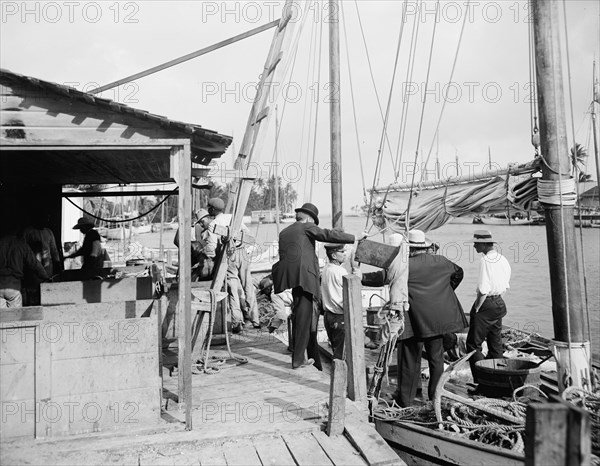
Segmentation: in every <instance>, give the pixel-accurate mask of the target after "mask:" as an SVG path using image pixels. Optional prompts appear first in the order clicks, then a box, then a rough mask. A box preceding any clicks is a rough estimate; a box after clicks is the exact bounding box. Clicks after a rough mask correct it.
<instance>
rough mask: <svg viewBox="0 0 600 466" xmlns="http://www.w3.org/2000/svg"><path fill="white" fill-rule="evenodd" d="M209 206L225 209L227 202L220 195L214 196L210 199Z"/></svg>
mask: <svg viewBox="0 0 600 466" xmlns="http://www.w3.org/2000/svg"><path fill="white" fill-rule="evenodd" d="M208 206H209V207H212V208H213V209H216V210H221V211H223V210H225V203H224V202H223V199H221V198H220V197H213V198H211V199H209V200H208Z"/></svg>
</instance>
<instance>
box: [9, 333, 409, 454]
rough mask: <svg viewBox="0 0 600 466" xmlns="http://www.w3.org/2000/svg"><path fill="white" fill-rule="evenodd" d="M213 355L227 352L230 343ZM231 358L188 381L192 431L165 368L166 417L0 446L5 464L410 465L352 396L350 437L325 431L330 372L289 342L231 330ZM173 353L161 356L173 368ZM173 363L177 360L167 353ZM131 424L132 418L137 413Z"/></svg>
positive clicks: (347, 423) (173, 376)
mask: <svg viewBox="0 0 600 466" xmlns="http://www.w3.org/2000/svg"><path fill="white" fill-rule="evenodd" d="M214 350H215V351H211V354H212V355H216V356H220V355H224V354H227V352H226V351H225V350H226V347H225V346H216V347H214ZM232 351H233V352H234V354H236V355H238V356H243V357H245V358H247V359H248V362H247V363H245V364H239V363H237V362H236V361H233V360H228V361H226V362H225V364H224V365H223V366H221V369H220V370H219V372H217V373H215V374H210V375H209V374H204V373H197V374H194V375H193V383H192V406H193V408H192V420H193V430H192V431H186V430H185V422H184V421H185V410H183V409H182V408H181V406H180V405H179V404H178V403H177V395H176V393H177V378H178V377H177V372H176V371H175V372H173V373H172V374H170V371H169V370H168V369H167V368H165V369H164V371H163V377H164V379H163V387H164V389H163V408H164V409H163V416H162V423H161V424H160V425H159V426H156V427H153V428H150V429H149V428H147V427H146V428H143V427H142V426H141V425H140V426H139V427H138V428H134V429H131V430H128V431H118V432H116V431H115V432H106V433H94V434H85V435H81V436H71V437H67V438H57V439H48V440H37V441H36V440H31V439H27V440H13V441H7V442H3V443H2V448H1V449H0V463H1V464H45V465H51V464H135V465H151V464H160V465H162V464H168V465H172V464H173V465H175V464H177V465H180V464H195V465H198V464H199V465H321V464H322V465H338V464H339V465H363V464H373V465H387V464H399V465H401V464H404V463H403V462H402V460H401V459H400V458H399V457H398V456H397V455H396V454H395V453H394V452H393V450H392V449H391V448H390V447H389V446H388V445H387V444H386V443H385V442H384V440H383V439H382V437H381V436H380V435H379V434H378V433H377V432H376V431H375V429H374V427H373V425H372V424H369V423H367V421H366V416H365V415H364V413H362V412H361V411H360V410H359V409H358V408H357V407H356V406H355V405H354V404H353V403H352V402H350V401H348V402H347V410H346V420H345V430H344V435H338V436H332V437H328V436H327V435H326V434H325V433H324V428H325V425H326V423H327V417H328V409H327V404H328V402H329V386H330V374H329V371H328V368H326V369H325V370H324V371H323V372H320V371H318V370H316V369H315V368H314V367H307V368H303V369H300V370H292V369H291V358H290V353H289V352H288V351H287V346H286V345H285V344H283V343H282V342H281V341H279V340H278V339H277V338H275V336H273V335H272V334H269V333H267V332H264V331H256V330H246V331H244V332H243V333H242V334H240V335H234V336H232ZM173 356H175V360H176V354H175V353H174V352H172V353H171V355H169V354H165V357H164V364H165V365H167V366H168V363H169V361H170V359H171V358H172V357H173ZM171 360H172V359H171ZM131 420H132V421H133V423H132V424H133V426H135V416H133V417H132V419H131Z"/></svg>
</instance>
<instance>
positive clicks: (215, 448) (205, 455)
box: [198, 445, 227, 466]
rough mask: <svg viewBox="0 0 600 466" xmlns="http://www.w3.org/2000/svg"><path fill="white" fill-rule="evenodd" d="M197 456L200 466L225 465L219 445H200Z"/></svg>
mask: <svg viewBox="0 0 600 466" xmlns="http://www.w3.org/2000/svg"><path fill="white" fill-rule="evenodd" d="M198 456H199V461H200V464H201V466H227V461H225V455H224V454H223V448H222V447H221V446H220V445H202V446H201V447H200V451H199V455H198Z"/></svg>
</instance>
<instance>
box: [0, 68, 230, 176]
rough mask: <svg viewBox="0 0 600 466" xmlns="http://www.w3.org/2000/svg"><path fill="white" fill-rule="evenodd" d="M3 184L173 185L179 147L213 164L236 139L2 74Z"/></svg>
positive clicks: (0, 162)
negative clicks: (176, 150)
mask: <svg viewBox="0 0 600 466" xmlns="http://www.w3.org/2000/svg"><path fill="white" fill-rule="evenodd" d="M0 84H1V85H2V87H1V91H2V92H1V94H2V99H1V102H0V108H1V110H2V111H1V112H0V173H1V175H0V181H1V182H2V183H3V184H4V183H8V184H18V183H23V184H63V185H64V184H110V183H119V184H125V183H151V182H160V183H163V182H170V181H174V180H175V178H176V176H175V172H174V170H173V156H172V154H173V148H174V147H176V146H178V147H181V146H183V145H189V153H190V159H191V162H195V163H198V164H201V165H208V164H209V163H210V162H211V161H212V160H213V159H215V158H218V157H220V156H221V155H222V154H223V153H224V152H225V150H226V149H227V147H228V146H229V144H231V141H232V138H231V137H229V136H225V135H222V134H219V133H216V132H214V131H211V130H207V129H204V128H202V127H201V126H198V125H190V124H187V123H182V122H177V121H173V120H170V119H168V118H166V117H163V116H160V115H154V114H151V113H148V112H145V111H143V110H138V109H134V108H132V107H129V106H127V105H124V104H121V103H118V102H114V101H111V100H108V99H102V98H98V97H96V96H94V95H91V94H86V93H83V92H80V91H78V90H76V89H73V88H70V87H67V86H62V85H59V84H56V83H50V82H46V81H41V80H38V79H35V78H31V77H26V76H22V75H18V74H15V73H12V72H10V71H7V70H0Z"/></svg>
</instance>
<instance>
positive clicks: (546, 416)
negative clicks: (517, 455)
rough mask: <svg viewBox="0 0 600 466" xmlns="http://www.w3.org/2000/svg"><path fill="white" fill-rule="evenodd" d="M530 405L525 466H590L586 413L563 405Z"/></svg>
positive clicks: (526, 433) (559, 403)
mask: <svg viewBox="0 0 600 466" xmlns="http://www.w3.org/2000/svg"><path fill="white" fill-rule="evenodd" d="M558 400H559V402H558V403H540V404H530V405H529V406H528V407H527V418H526V422H525V435H526V437H527V441H526V443H525V465H526V466H538V465H539V466H547V465H556V466H563V465H564V466H576V465H584V464H591V433H590V422H589V417H588V415H587V413H586V412H585V411H584V410H582V409H580V408H577V407H576V406H573V405H570V404H569V403H566V402H563V401H562V400H560V399H559V398H558Z"/></svg>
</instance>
